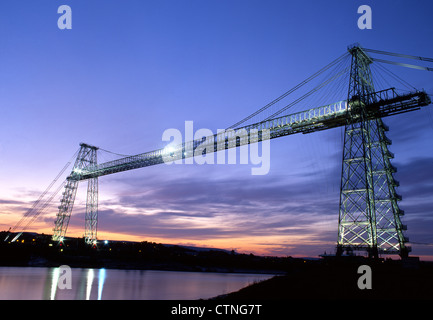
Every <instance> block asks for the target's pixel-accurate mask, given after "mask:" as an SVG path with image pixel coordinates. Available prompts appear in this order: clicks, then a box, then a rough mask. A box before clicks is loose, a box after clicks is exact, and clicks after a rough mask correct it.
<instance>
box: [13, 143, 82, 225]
mask: <svg viewBox="0 0 433 320" xmlns="http://www.w3.org/2000/svg"><path fill="white" fill-rule="evenodd" d="M78 152H79V149H78V150H77V151H76V152H75V153H74V155H73V156H72V158H71V160H69V161H68V162H67V163H66V165H65V166H64V167H63V168H62V170H60V172H59V174H57V176H56V177H55V178H54V180H53V181H52V182H51V183H50V185H49V186H48V187H47V188H46V189H45V191H44V192H43V193H42V194H41V195H40V196H39V198H38V199H37V200H36V201H35V202H34V203H33V206H32V207H31V208H30V209H28V210H27V211H26V212H25V213H24V215H23V216H22V217H21V219H20V220H19V221H18V223H17V224H16V225H15V226H14V227H13V228H11V229H10V232H13V231H14V230H16V229H18V228H19V227H20V226H21V224H22V223H23V222H24V221H25V220H26V219H27V218H28V217H29V216H31V215H32V214H35V213H34V211H35V210H36V208H37V207H38V206H39V204H40V203H41V201H42V199H43V198H44V197H45V196H46V194H47V193H48V192H49V191H50V190H51V188H52V187H53V185H54V184H55V183H56V182H57V180H59V178H60V177H61V176H62V175H63V173H64V172H65V171H66V169H67V168H68V167H69V166H70V164H71V163H72V161H73V160H74V159H75V158H76V157H77V155H78ZM56 193H58V191H57V192H56ZM52 198H53V196H52V197H51V198H50V199H49V201H47V202H50V201H51V199H52ZM47 202H46V203H44V204H42V207H46V206H47ZM32 221H33V220H32ZM27 226H28V224H27Z"/></svg>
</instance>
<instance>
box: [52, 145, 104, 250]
mask: <svg viewBox="0 0 433 320" xmlns="http://www.w3.org/2000/svg"><path fill="white" fill-rule="evenodd" d="M97 150H98V148H97V147H94V146H90V145H88V144H85V143H82V144H80V150H79V152H78V155H77V158H76V160H75V163H74V166H73V168H72V171H71V174H70V175H69V176H68V177H67V178H66V184H65V189H64V192H63V196H62V199H61V200H60V206H59V207H58V208H59V211H58V213H57V218H56V221H55V224H54V230H53V231H54V233H53V236H52V240H53V241H63V238H64V237H65V234H66V230H67V229H68V225H69V220H70V217H71V213H72V208H73V207H74V201H75V196H76V194H77V189H78V184H79V182H80V180H81V179H80V176H81V173H82V171H83V170H84V169H86V168H87V167H90V166H93V165H96V164H97ZM97 220H98V178H90V179H89V180H88V187H87V204H86V218H85V241H86V243H89V244H91V243H94V241H95V240H96V230H97Z"/></svg>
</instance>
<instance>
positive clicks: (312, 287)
mask: <svg viewBox="0 0 433 320" xmlns="http://www.w3.org/2000/svg"><path fill="white" fill-rule="evenodd" d="M360 265H368V266H370V268H371V289H360V288H359V286H358V282H359V281H362V280H364V279H363V278H361V277H363V276H365V275H364V273H363V272H358V268H359V266H360ZM360 278H361V279H360ZM216 299H221V300H248V301H253V300H286V301H296V300H353V301H355V300H356V299H361V300H364V299H368V300H369V299H379V300H427V301H431V300H433V263H432V262H419V263H415V264H413V263H409V264H406V263H405V262H403V261H401V260H396V261H376V262H375V261H370V260H367V259H365V260H358V261H344V260H340V261H332V262H329V261H325V260H323V261H320V262H316V263H306V264H305V266H303V267H301V268H294V269H292V270H291V271H289V272H288V273H287V274H286V275H281V276H275V277H273V278H271V279H269V280H265V281H262V282H259V283H256V284H253V285H250V286H248V287H245V288H243V289H241V290H239V291H237V292H233V293H230V294H227V295H224V296H220V297H216Z"/></svg>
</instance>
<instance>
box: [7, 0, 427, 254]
mask: <svg viewBox="0 0 433 320" xmlns="http://www.w3.org/2000/svg"><path fill="white" fill-rule="evenodd" d="M62 4H66V5H69V6H70V7H71V9H72V29H70V30H68V29H65V30H60V29H59V28H58V26H57V20H58V18H59V17H60V16H61V14H59V13H57V9H58V7H59V6H60V5H62ZM365 4H367V5H370V7H371V9H372V22H373V24H372V29H371V30H367V29H365V30H361V29H359V28H358V25H357V21H358V18H359V17H360V14H358V13H357V10H358V7H359V6H361V5H365ZM432 12H433V2H432V1H429V0H426V1H408V0H406V1H397V0H393V1H390V0H383V1H358V0H350V1H348V0H338V1H337V0H330V1H311V0H306V1H289V0H285V1H274V0H271V1H263V0H260V1H258V0H257V1H254V0H218V1H217V0H200V1H192V0H178V1H174V0H170V1H165V0H154V1H148V0H145V1H139V0H130V1H120V0H104V1H102V0H92V1H85V0H64V1H48V0H40V1H30V0H28V1H27V0H26V1H16V0H2V1H1V2H0V71H1V72H0V108H1V111H2V112H1V116H0V177H1V178H0V230H8V229H9V227H13V226H14V225H15V224H16V223H17V222H18V220H19V219H20V218H21V216H22V215H23V213H24V212H25V211H26V210H27V209H28V208H29V207H31V205H32V203H33V202H34V201H35V200H37V198H38V197H39V195H40V194H41V193H42V192H43V191H44V190H45V188H46V187H47V186H48V185H49V184H50V183H51V181H52V180H53V179H54V178H55V177H56V175H57V174H58V173H59V172H60V170H61V169H62V168H63V166H64V165H65V164H66V163H67V162H68V161H69V160H71V158H72V156H73V155H74V153H75V152H76V151H77V150H78V148H79V144H80V143H81V142H85V143H88V144H90V145H95V146H97V147H100V148H101V149H105V150H109V151H112V152H115V153H119V154H125V155H134V154H139V153H143V152H147V151H152V150H154V149H158V148H162V147H164V146H165V144H166V142H164V141H163V140H162V134H163V132H164V131H165V130H167V129H169V128H176V129H178V130H180V131H182V132H183V130H184V126H185V121H193V122H194V128H195V129H199V128H207V129H210V130H212V131H213V132H215V133H216V131H217V129H225V128H227V127H229V126H230V125H232V124H233V123H236V122H237V121H239V120H240V119H242V118H244V117H245V116H247V115H249V114H251V113H253V112H254V111H256V110H257V109H259V108H261V107H263V106H264V105H266V104H267V103H268V102H270V101H272V100H273V99H275V98H277V97H278V96H280V95H281V94H283V93H284V92H286V91H288V90H289V89H290V88H292V87H294V86H295V85H297V84H298V83H300V82H301V81H303V80H305V79H306V78H308V77H309V76H310V75H312V74H313V73H315V72H316V71H318V70H319V69H321V68H322V67H324V66H325V65H327V64H328V63H330V62H331V61H333V60H335V59H336V58H338V57H339V56H341V55H342V54H344V53H345V52H347V47H348V46H349V45H351V44H353V43H356V42H358V43H360V44H361V45H362V46H364V47H366V48H371V49H377V50H383V51H389V52H396V53H404V54H411V55H416V56H422V57H430V58H432V57H433V43H432V41H431V39H432V34H433V20H432V18H431V14H432ZM379 58H382V59H388V60H395V61H397V59H396V58H392V57H387V56H381V57H379ZM398 61H401V60H398ZM404 62H406V63H411V64H422V63H421V62H418V61H415V60H409V61H404ZM373 64H375V63H373ZM423 65H425V64H423ZM384 67H386V68H387V70H391V71H392V72H393V73H395V74H397V75H398V76H399V77H401V78H403V79H404V80H405V81H407V82H408V83H410V84H411V85H412V86H413V87H415V88H417V89H424V90H425V91H426V92H427V93H429V94H430V95H431V94H433V72H427V71H421V70H415V69H408V68H403V67H400V66H392V65H384ZM429 67H433V66H432V65H431V64H430V66H429ZM396 85H397V86H398V83H397V84H396ZM343 92H344V90H343ZM346 94H347V91H346ZM330 99H331V100H330V101H328V102H327V103H333V102H336V101H338V100H343V99H346V96H344V94H343V95H342V96H341V97H339V98H338V97H337V94H330ZM312 101H313V100H312ZM289 102H290V100H289ZM318 106H320V105H313V104H311V105H300V106H299V107H297V109H296V110H295V109H294V110H293V111H294V112H295V111H301V110H306V109H309V108H312V107H318ZM432 108H433V106H432V105H430V106H428V107H425V108H423V109H421V110H419V111H415V112H411V113H407V114H402V115H398V116H393V117H389V118H386V119H384V121H385V123H386V124H387V125H389V127H390V131H389V132H388V137H389V138H390V139H391V140H392V141H393V143H392V145H391V146H390V150H391V151H392V152H393V153H394V154H395V158H394V159H393V161H392V163H393V165H394V166H396V167H397V169H398V172H397V173H396V174H395V177H396V179H397V180H398V181H399V182H400V187H399V188H398V193H399V194H401V195H402V197H403V200H402V201H401V202H400V207H401V208H402V209H403V210H404V211H405V213H406V214H405V215H404V216H403V218H402V220H403V223H405V224H407V225H408V230H407V231H406V235H407V236H408V237H409V240H410V242H413V243H412V244H410V245H411V246H412V249H413V250H412V254H413V255H416V256H420V257H422V258H424V259H429V260H433V234H432V230H433V169H432V165H433V148H432V147H433V142H432V140H431V139H432V138H431V137H432V136H433V111H432ZM343 132H344V131H343V128H336V129H332V130H328V131H323V132H319V133H312V134H307V135H293V136H288V137H284V138H279V139H274V140H272V141H271V144H270V148H271V149H270V150H271V151H270V154H271V159H270V170H269V173H268V174H266V175H251V168H252V167H253V165H250V164H249V165H243V164H236V165H217V164H215V165H171V166H167V165H165V164H161V165H158V166H152V167H147V168H142V169H137V170H132V171H128V172H123V173H117V174H113V175H109V176H104V177H101V178H99V224H98V238H99V239H113V240H138V241H155V242H160V243H170V244H182V245H194V246H203V247H217V248H222V249H228V250H232V249H234V250H236V251H237V252H241V253H250V252H251V253H254V254H260V255H279V256H302V257H306V256H309V257H317V256H318V255H319V254H322V253H323V252H325V251H327V252H330V253H331V252H334V249H335V245H336V241H337V222H338V205H339V192H340V179H341V159H342V147H343V142H342V137H343ZM98 157H99V159H98V162H99V163H102V162H104V161H108V160H112V159H115V158H116V156H114V155H110V154H108V153H106V152H103V151H101V152H100V153H99V154H98ZM69 172H70V169H69ZM64 178H65V177H63V179H64ZM86 188H87V183H81V184H80V187H79V190H78V194H77V198H76V201H75V207H74V210H73V213H72V216H71V220H70V224H69V228H68V232H67V236H82V235H83V233H84V211H85V202H86V197H85V196H86ZM59 197H60V194H59V195H58V196H56V197H55V201H53V203H52V205H51V206H50V207H49V210H47V211H46V212H44V213H43V214H41V216H40V217H39V219H38V220H37V221H36V222H35V223H34V224H32V225H31V226H30V227H29V229H28V230H26V231H35V232H40V233H42V232H44V233H49V234H51V233H52V229H53V226H54V221H55V217H56V213H57V209H56V208H57V206H58V204H59V199H60V198H59Z"/></svg>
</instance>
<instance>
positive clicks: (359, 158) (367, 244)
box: [337, 46, 409, 257]
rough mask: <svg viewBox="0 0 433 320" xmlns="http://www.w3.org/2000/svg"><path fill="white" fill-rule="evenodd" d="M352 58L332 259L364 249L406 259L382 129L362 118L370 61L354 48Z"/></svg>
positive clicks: (370, 91) (369, 89)
mask: <svg viewBox="0 0 433 320" xmlns="http://www.w3.org/2000/svg"><path fill="white" fill-rule="evenodd" d="M349 52H350V53H351V55H352V63H351V71H350V80H349V92H348V101H349V112H348V116H347V120H346V126H345V133H344V148H343V164H342V175H341V187H340V209H339V220H338V241H337V255H341V254H342V253H343V251H344V250H346V251H351V250H365V251H367V252H368V254H369V256H370V257H378V254H379V253H389V254H400V255H401V256H407V254H408V252H409V247H407V246H405V243H406V242H407V241H408V239H407V238H405V237H404V235H403V230H405V229H406V227H405V226H404V225H402V223H401V221H400V216H401V215H403V211H402V210H400V208H399V206H398V201H399V200H401V196H399V195H398V194H397V193H396V190H395V187H397V186H398V182H397V181H396V180H395V179H394V177H393V173H395V172H396V169H395V167H393V166H392V164H391V162H390V159H392V158H393V154H392V153H391V152H390V151H389V150H388V145H390V144H391V141H390V140H389V139H388V138H387V136H386V135H385V131H387V130H388V127H387V126H386V125H385V124H384V123H383V121H382V119H381V118H373V119H371V117H368V116H367V112H368V111H367V109H366V106H368V105H371V104H372V103H374V102H376V101H375V99H376V98H375V95H374V86H373V79H372V76H371V70H370V64H371V63H372V60H371V59H370V58H369V57H368V55H367V54H366V53H365V52H364V51H363V50H362V48H360V47H358V46H354V47H351V48H349Z"/></svg>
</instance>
